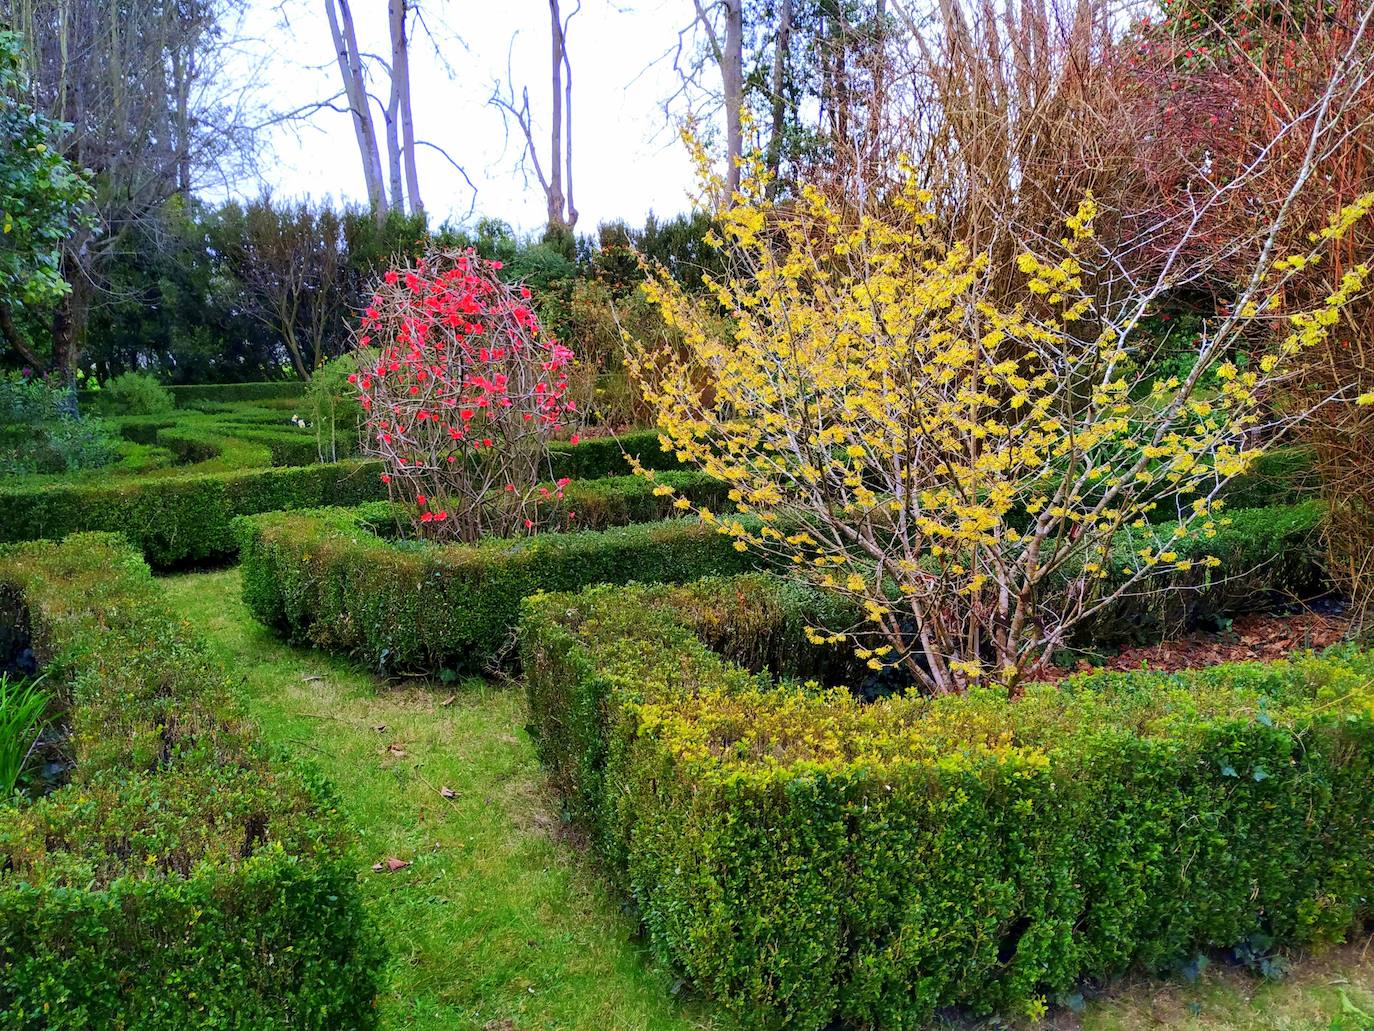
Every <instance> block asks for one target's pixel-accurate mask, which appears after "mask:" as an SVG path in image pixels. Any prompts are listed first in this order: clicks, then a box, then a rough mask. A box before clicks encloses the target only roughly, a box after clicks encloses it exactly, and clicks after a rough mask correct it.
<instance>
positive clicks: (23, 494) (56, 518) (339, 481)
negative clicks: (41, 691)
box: [0, 434, 385, 568]
mask: <svg viewBox="0 0 1374 1031" xmlns="http://www.w3.org/2000/svg"><path fill="white" fill-rule="evenodd" d="M161 439H164V440H165V439H167V437H166V435H165V434H164V435H163V436H162V438H161ZM179 439H180V441H181V442H182V443H186V444H191V443H193V441H191V440H190V439H189V438H188V435H185V434H183V435H182V436H181V437H180V438H179ZM307 444H308V446H309V447H310V449H311V450H312V452H313V449H314V441H313V440H312V441H307ZM264 457H266V456H265V455H264ZM261 465H262V466H264V467H263V468H248V469H239V470H236V471H227V472H205V473H197V474H191V475H169V476H158V477H154V478H142V477H139V478H129V479H128V480H127V481H124V482H120V481H114V482H110V483H105V484H101V483H93V484H67V483H61V482H58V483H50V484H44V485H40V486H36V487H10V486H4V487H0V541H25V540H35V539H39V538H50V539H55V538H61V537H63V536H65V535H66V534H69V533H76V532H79V531H86V530H108V531H112V532H116V533H123V534H125V535H126V536H127V537H128V538H129V539H130V540H131V541H133V542H134V543H135V544H136V545H137V546H138V547H140V548H142V549H143V552H144V555H145V556H146V557H147V559H148V561H149V562H150V563H152V564H153V565H154V566H158V567H161V568H165V567H168V566H174V565H180V564H185V563H190V562H205V561H210V560H217V559H223V558H226V557H228V556H229V555H231V554H233V552H234V550H235V548H236V543H235V539H234V534H233V532H232V531H231V529H230V523H231V521H232V520H233V519H234V517H235V516H240V515H247V514H249V513H253V512H265V511H273V510H276V509H286V508H309V507H315V506H319V505H330V504H335V505H338V504H342V505H352V504H358V503H359V502H363V501H374V500H377V499H378V498H380V497H383V496H384V495H385V491H384V489H383V488H382V487H381V486H380V485H379V483H378V481H377V475H378V471H379V468H380V467H379V466H378V465H377V464H376V463H373V462H338V463H331V464H325V465H303V466H292V467H286V468H279V467H271V466H268V465H267V462H266V461H263V462H262V463H261Z"/></svg>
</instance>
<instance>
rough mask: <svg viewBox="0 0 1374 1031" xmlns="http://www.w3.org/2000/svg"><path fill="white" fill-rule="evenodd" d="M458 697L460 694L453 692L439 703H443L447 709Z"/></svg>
mask: <svg viewBox="0 0 1374 1031" xmlns="http://www.w3.org/2000/svg"><path fill="white" fill-rule="evenodd" d="M457 698H458V696H457V695H456V694H451V695H449V696H448V697H447V698H445V699H444V700H443V701H442V702H440V703H439V704H440V705H442V706H443V707H444V708H445V709H447V708H448V707H449V706H450V705H452V704H453V703H454V702H455V701H456V700H457Z"/></svg>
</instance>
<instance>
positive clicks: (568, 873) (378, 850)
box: [163, 569, 711, 1031]
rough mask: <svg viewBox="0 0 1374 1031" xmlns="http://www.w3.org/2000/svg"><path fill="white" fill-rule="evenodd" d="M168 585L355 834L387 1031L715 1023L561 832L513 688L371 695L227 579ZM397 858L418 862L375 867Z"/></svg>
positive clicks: (664, 1029) (216, 576)
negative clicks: (309, 764)
mask: <svg viewBox="0 0 1374 1031" xmlns="http://www.w3.org/2000/svg"><path fill="white" fill-rule="evenodd" d="M163 583H164V585H165V587H166V589H167V590H168V592H169V593H170V594H171V596H172V598H173V599H174V601H175V603H176V605H177V608H178V609H179V611H181V612H182V613H183V614H185V615H186V616H187V617H188V618H189V619H191V621H192V622H193V623H195V624H196V625H197V626H199V627H201V628H202V630H203V631H204V632H205V634H206V636H207V637H208V638H209V639H210V641H211V643H212V645H213V646H214V647H215V648H216V649H217V650H218V651H219V652H220V653H221V655H222V656H223V658H224V659H225V660H226V663H227V665H228V667H229V669H230V670H231V671H233V672H235V673H236V674H238V675H241V676H242V677H243V690H244V695H245V698H246V700H247V702H248V705H249V710H250V712H251V713H252V715H253V716H254V717H255V718H256V719H257V720H258V721H259V723H260V724H261V727H262V730H263V732H264V734H265V736H266V737H267V738H268V739H270V740H272V741H274V742H276V743H278V744H281V745H284V746H286V747H288V748H290V749H292V750H293V751H296V752H304V753H306V754H308V755H310V756H311V757H312V758H313V759H314V760H315V761H316V762H317V763H318V765H319V766H320V767H321V768H322V769H323V770H324V772H325V773H326V774H327V775H328V776H329V777H330V779H331V780H332V781H333V782H334V784H335V785H336V786H337V788H338V790H339V794H340V796H341V799H340V800H341V803H342V806H343V808H344V809H345V810H346V811H347V813H348V815H349V817H350V818H351V819H352V821H353V823H354V825H355V826H356V827H357V828H358V830H359V834H360V838H361V848H360V876H361V877H362V879H363V885H364V887H365V890H366V896H367V898H368V901H369V904H370V906H371V908H372V910H373V912H374V913H375V914H376V917H377V920H378V922H379V923H380V925H381V927H382V930H383V932H384V933H385V934H386V936H387V939H388V941H389V943H390V945H391V948H392V950H393V952H394V953H395V954H396V958H395V959H394V960H393V962H392V969H391V971H390V975H391V976H390V986H389V989H388V990H387V991H386V992H385V994H384V995H383V997H382V998H381V1000H380V1007H381V1010H382V1013H383V1026H384V1027H387V1028H397V1029H399V1028H407V1029H410V1028H416V1029H436V1031H437V1029H444V1031H450V1029H468V1028H473V1029H480V1031H517V1029H518V1031H534V1029H545V1028H547V1029H553V1028H560V1029H561V1028H567V1029H578V1031H581V1029H607V1031H611V1029H625V1031H641V1029H654V1031H660V1029H661V1031H669V1029H686V1028H697V1027H709V1026H711V1025H710V1023H709V1022H708V1021H706V1020H704V1019H700V1018H694V1017H693V1015H691V1014H690V1013H688V1012H686V1007H684V1006H683V1005H679V1004H677V1003H676V1002H675V1001H674V999H673V997H672V994H671V992H670V990H669V989H670V987H671V982H670V980H669V979H668V977H667V976H666V975H664V974H661V973H658V972H656V971H654V970H652V969H650V966H649V964H648V962H647V957H646V956H645V955H644V953H643V950H642V949H640V948H638V947H637V946H636V945H635V944H633V936H634V933H635V926H634V924H633V922H632V921H631V920H630V919H628V918H627V917H626V916H624V915H623V913H622V912H621V911H620V908H619V905H618V903H617V902H616V901H615V900H614V899H613V898H612V897H611V895H610V892H609V891H608V889H606V888H605V887H603V886H602V885H601V884H599V883H597V881H596V879H595V877H594V876H593V875H592V874H591V873H590V872H589V871H588V870H586V869H584V868H582V867H580V866H579V865H578V863H579V860H578V858H577V856H576V853H574V852H573V851H572V850H571V849H570V848H569V847H568V845H567V844H566V843H562V842H559V841H558V840H556V838H555V834H556V833H557V828H558V822H557V820H556V819H555V818H554V817H553V816H552V815H551V814H552V813H553V812H555V810H554V809H553V808H552V806H551V804H550V801H549V800H548V799H547V798H546V797H545V796H544V794H543V793H542V791H541V789H540V787H539V785H540V779H539V769H538V764H537V762H536V760H535V758H534V752H533V750H532V748H531V746H530V743H529V740H528V738H527V737H526V736H525V732H524V730H523V729H522V728H523V725H524V700H523V698H522V696H521V694H520V692H519V691H518V690H511V689H502V688H498V687H493V686H491V685H488V684H486V683H484V682H483V681H481V680H472V681H469V682H466V683H462V684H454V685H451V686H449V687H444V686H442V685H438V684H423V685H420V686H417V687H410V688H404V687H401V688H386V689H382V690H378V685H377V681H376V680H375V679H374V678H373V677H372V676H370V675H369V674H367V673H366V672H363V671H361V670H359V669H358V668H356V667H355V666H353V665H351V664H350V663H348V662H347V661H344V660H341V659H339V658H337V657H334V656H331V655H327V654H325V653H323V652H317V651H312V650H309V649H300V648H292V647H289V646H286V645H284V644H282V642H281V641H279V640H278V639H277V638H276V637H275V636H274V635H272V634H271V633H269V632H268V631H266V630H265V629H263V628H262V627H260V626H259V625H258V624H257V623H255V622H254V621H253V620H252V617H251V616H250V615H249V614H248V612H247V610H246V609H245V608H244V607H243V603H242V601H241V600H240V597H239V574H238V570H237V569H234V570H228V571H225V572H215V573H205V574H191V575H186V576H177V577H170V578H167V579H166V580H164V581H163ZM449 697H451V698H452V701H451V702H449V703H448V704H444V702H445V701H446V700H447V699H448V698H449ZM379 728H385V729H379ZM444 788H448V789H450V790H451V791H453V792H455V793H456V797H454V798H452V799H449V798H446V797H444V795H443V794H442V793H441V792H442V789H444ZM391 857H396V858H398V859H402V860H406V861H408V862H410V863H412V864H413V865H412V866H410V867H407V868H405V869H403V870H399V871H397V872H395V873H373V872H372V871H371V870H370V867H371V865H372V864H373V863H374V862H378V861H385V860H386V859H388V858H391Z"/></svg>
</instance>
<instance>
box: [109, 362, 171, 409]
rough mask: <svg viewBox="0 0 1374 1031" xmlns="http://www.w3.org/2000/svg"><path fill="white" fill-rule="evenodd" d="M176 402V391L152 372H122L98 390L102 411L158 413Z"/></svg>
mask: <svg viewBox="0 0 1374 1031" xmlns="http://www.w3.org/2000/svg"><path fill="white" fill-rule="evenodd" d="M173 404H174V402H173V399H172V392H171V391H170V390H168V389H167V388H166V387H165V386H163V385H162V384H161V383H160V382H159V381H158V378H157V377H156V376H154V375H153V374H152V373H149V372H121V373H120V374H119V375H118V376H116V377H115V378H114V379H112V380H110V381H109V382H108V383H106V384H105V385H104V386H102V387H101V388H100V390H99V391H98V392H97V394H96V407H97V408H98V409H99V411H100V413H101V414H102V415H158V414H160V413H162V412H170V411H171V410H172V407H173Z"/></svg>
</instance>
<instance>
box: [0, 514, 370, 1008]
mask: <svg viewBox="0 0 1374 1031" xmlns="http://www.w3.org/2000/svg"><path fill="white" fill-rule="evenodd" d="M0 618H3V619H4V620H5V622H6V623H7V624H8V625H9V626H11V627H22V628H23V631H24V634H25V636H26V638H27V642H26V643H27V644H28V645H29V646H31V647H32V649H33V652H34V653H35V655H36V657H37V660H38V663H39V664H40V665H41V666H42V667H44V668H45V669H46V671H47V676H48V680H47V683H48V684H49V685H52V686H53V687H54V690H57V691H58V692H59V693H61V695H62V696H63V697H62V701H63V703H64V708H65V710H66V712H67V714H68V718H69V721H70V726H71V737H70V742H71V748H72V750H73V752H74V758H75V766H74V768H73V771H72V780H71V783H70V784H69V785H67V786H66V787H63V788H59V789H58V790H57V791H55V792H53V793H51V794H49V795H46V796H44V797H42V798H40V799H38V800H37V801H35V802H34V803H32V804H30V805H23V806H12V807H7V808H0V871H2V872H0V1023H2V1024H3V1025H4V1026H5V1027H13V1028H35V1029H37V1028H44V1029H55V1028H69V1029H73V1031H75V1029H78V1028H91V1027H110V1028H116V1027H118V1028H138V1029H159V1031H161V1029H166V1031H173V1029H181V1028H187V1027H198V1028H226V1029H228V1028H245V1027H253V1028H283V1029H284V1028H319V1029H325V1028H337V1027H350V1028H352V1027H358V1028H367V1027H371V1026H373V1025H374V1023H375V1015H374V1010H373V998H374V996H375V994H376V991H377V968H378V965H379V961H380V956H379V949H378V944H377V938H376V935H375V932H374V930H373V929H372V927H371V925H370V924H369V923H368V921H367V919H366V917H365V914H364V911H363V907H362V902H361V899H360V896H359V892H358V887H357V877H356V861H355V857H354V855H353V854H352V851H351V837H350V834H349V832H348V831H347V829H346V828H345V827H344V826H343V824H342V822H341V819H340V817H339V815H338V812H337V809H336V808H335V803H334V801H333V798H332V797H331V794H330V792H329V790H328V788H327V786H326V785H325V784H323V783H322V782H321V781H320V780H319V779H318V777H317V776H316V775H314V774H313V773H311V772H310V771H308V770H306V769H304V768H301V767H299V766H297V765H296V764H294V763H292V762H290V761H288V760H286V759H285V758H284V757H282V756H278V755H275V754H272V753H270V752H269V751H268V750H267V749H265V748H264V746H262V745H261V744H260V743H259V742H258V741H257V740H256V739H255V737H254V735H253V733H252V731H251V729H250V728H249V727H248V726H247V725H246V724H245V723H244V722H243V721H242V720H241V719H240V717H239V715H238V713H237V711H236V710H235V707H234V705H233V703H232V701H231V693H230V678H229V676H228V674H227V673H226V671H225V670H224V669H223V668H222V667H221V666H219V665H218V664H217V663H216V662H215V661H214V660H212V659H211V658H210V656H209V655H208V653H207V652H206V650H205V649H204V646H203V644H202V643H201V642H200V641H199V639H198V638H196V637H195V636H194V634H193V633H192V632H191V630H190V628H189V627H188V626H187V624H185V623H184V622H183V621H181V620H179V619H178V618H177V616H176V614H175V613H174V612H172V611H171V610H170V609H169V608H168V607H167V606H166V604H165V603H164V602H163V600H162V598H161V595H160V592H159V590H158V588H157V587H156V585H155V584H154V582H153V580H152V578H151V576H150V575H149V573H148V569H147V567H146V566H145V565H144V564H143V562H142V560H141V559H139V558H138V556H137V554H136V553H135V552H133V551H132V550H130V549H129V548H128V546H127V545H125V544H124V543H123V542H122V541H119V540H118V539H117V538H115V537H112V536H108V535H86V536H77V537H72V538H70V539H68V540H67V541H65V542H63V543H61V544H50V543H41V544H29V545H25V546H23V547H19V548H13V549H9V550H7V551H5V552H4V553H3V555H0ZM13 643H15V642H14V641H13V640H11V644H13Z"/></svg>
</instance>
